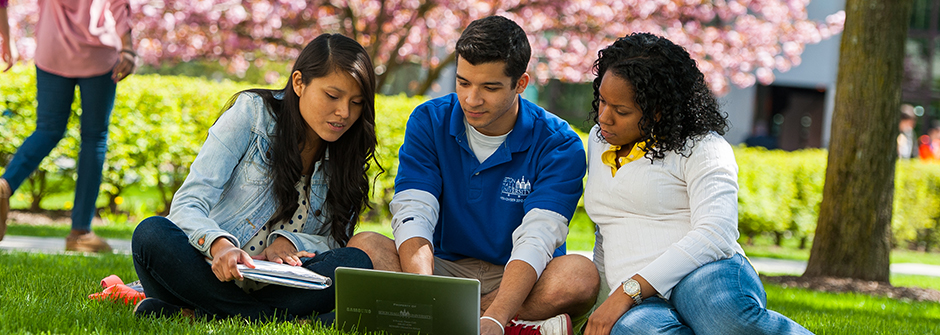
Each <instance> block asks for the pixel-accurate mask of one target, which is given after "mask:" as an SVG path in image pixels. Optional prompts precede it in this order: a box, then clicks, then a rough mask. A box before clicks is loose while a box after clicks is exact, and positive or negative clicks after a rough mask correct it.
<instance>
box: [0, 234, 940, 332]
mask: <svg viewBox="0 0 940 335" xmlns="http://www.w3.org/2000/svg"><path fill="white" fill-rule="evenodd" d="M111 274H116V275H118V276H120V277H121V278H122V279H124V280H125V281H126V282H130V281H133V280H136V278H137V276H136V274H135V273H134V268H133V263H132V261H131V258H130V256H126V255H100V256H83V255H46V254H31V253H21V252H0V283H3V285H0V320H2V322H0V334H28V333H32V334H37V333H55V334H88V333H93V334H117V333H127V334H132V333H133V334H137V333H144V334H165V333H221V334H226V333H247V334H296V333H313V334H345V333H342V332H339V331H336V330H333V329H330V328H324V327H320V326H318V325H309V324H306V325H304V324H297V323H290V322H281V323H271V322H269V323H247V322H244V321H239V320H226V321H204V320H203V321H195V322H190V321H188V320H181V319H143V320H141V319H137V318H134V317H133V315H132V314H131V309H132V306H128V305H123V304H120V303H112V302H102V301H95V300H90V299H88V298H87V296H88V295H89V294H92V293H95V292H99V291H100V290H101V286H100V285H99V284H98V282H99V281H100V280H101V279H102V278H104V277H105V276H108V275H111ZM765 288H766V290H767V296H768V299H767V300H768V307H769V308H770V309H773V310H775V311H778V312H780V313H782V314H784V315H787V316H788V317H790V318H792V319H793V320H795V321H797V322H799V323H800V324H803V325H804V326H806V327H807V328H808V329H809V330H811V331H813V332H815V333H818V334H929V333H936V332H937V331H938V329H940V304H937V303H925V302H903V301H895V300H892V299H888V298H877V297H871V296H866V295H859V294H852V293H845V294H831V293H820V292H814V291H807V290H802V289H793V288H783V287H780V286H776V285H766V286H765Z"/></svg>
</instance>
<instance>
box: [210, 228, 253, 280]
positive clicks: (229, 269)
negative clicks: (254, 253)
mask: <svg viewBox="0 0 940 335" xmlns="http://www.w3.org/2000/svg"><path fill="white" fill-rule="evenodd" d="M210 248H211V254H212V273H215V277H216V278H218V279H219V281H223V282H226V281H230V280H233V279H237V280H244V279H245V278H244V277H242V274H241V272H239V271H238V267H237V265H238V264H245V266H248V267H249V268H252V269H254V268H255V264H254V263H253V262H252V261H251V256H249V255H248V253H247V252H245V251H244V250H242V249H239V248H238V247H236V246H235V245H234V244H232V242H231V241H229V240H228V239H227V238H218V239H216V240H215V241H213V242H212V246H211V247H210Z"/></svg>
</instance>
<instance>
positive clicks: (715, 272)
mask: <svg viewBox="0 0 940 335" xmlns="http://www.w3.org/2000/svg"><path fill="white" fill-rule="evenodd" d="M766 306H767V293H766V292H764V287H763V285H761V282H760V277H758V276H757V272H755V271H754V268H753V267H752V266H751V264H750V263H748V261H747V260H746V259H745V258H744V256H741V255H734V257H731V258H728V259H723V260H719V261H715V262H711V263H708V264H705V265H703V266H701V267H699V268H698V269H696V270H695V271H692V273H689V274H688V275H687V276H685V278H683V279H682V280H681V281H679V283H678V284H676V286H675V287H673V289H672V296H670V298H669V300H668V301H667V300H663V299H661V298H656V297H652V298H649V299H644V300H643V303H642V304H640V305H638V306H634V307H633V308H631V309H630V310H629V311H627V313H625V314H624V315H623V316H622V317H620V320H618V321H617V323H616V324H615V325H614V327H613V329H612V330H611V331H610V334H611V335H623V334H700V335H702V334H705V335H708V334H812V333H811V332H810V331H809V330H806V328H803V326H800V325H799V324H798V323H796V322H794V321H793V320H790V319H789V318H787V317H786V316H784V315H782V314H780V313H777V312H774V311H771V310H768V309H767V307H766Z"/></svg>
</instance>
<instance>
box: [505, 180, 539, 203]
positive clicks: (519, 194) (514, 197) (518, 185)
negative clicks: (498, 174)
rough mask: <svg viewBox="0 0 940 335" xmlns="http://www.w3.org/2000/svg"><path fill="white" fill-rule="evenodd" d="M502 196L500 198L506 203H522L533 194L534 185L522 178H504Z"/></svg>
mask: <svg viewBox="0 0 940 335" xmlns="http://www.w3.org/2000/svg"><path fill="white" fill-rule="evenodd" d="M500 192H501V193H502V195H501V196H500V197H499V198H500V199H502V200H504V201H511V202H522V201H523V200H525V198H526V197H527V196H528V195H529V193H531V192H532V183H531V182H529V181H528V180H526V179H525V176H522V177H521V178H519V179H513V178H511V177H506V178H503V187H501V188H500Z"/></svg>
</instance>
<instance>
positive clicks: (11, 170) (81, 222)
mask: <svg viewBox="0 0 940 335" xmlns="http://www.w3.org/2000/svg"><path fill="white" fill-rule="evenodd" d="M76 85H77V86H78V87H79V91H80V94H81V101H82V113H81V116H80V121H81V142H82V143H81V149H80V151H79V154H78V178H77V180H76V183H75V202H74V206H73V209H72V230H79V231H91V219H92V218H93V217H94V216H95V201H97V200H98V193H99V188H100V186H101V171H102V169H103V168H104V158H105V153H106V152H107V150H108V124H109V120H110V119H111V110H112V109H113V107H114V96H115V89H116V88H117V85H116V84H115V83H114V80H112V79H111V72H108V73H106V74H103V75H100V76H97V77H90V78H66V77H62V76H58V75H55V74H52V73H49V72H46V71H43V70H41V69H39V68H38V67H37V68H36V101H37V103H38V106H37V107H36V130H35V131H33V133H32V134H31V135H29V137H27V138H26V140H25V141H23V144H22V145H20V147H19V149H17V150H16V154H15V155H14V156H13V159H12V160H11V161H10V164H9V165H7V167H6V170H5V171H4V172H3V179H6V181H7V182H8V183H9V184H10V189H11V190H12V191H14V192H15V191H16V189H17V188H19V187H20V185H21V184H22V183H23V181H24V180H26V178H27V177H29V175H30V174H32V173H33V171H35V170H36V168H37V167H38V166H39V163H40V162H41V161H42V160H43V158H45V157H46V156H47V155H49V152H50V151H52V149H53V148H55V147H56V145H57V144H58V143H59V140H61V139H62V137H63V136H64V135H65V131H66V126H67V125H68V121H69V116H71V115H72V101H73V100H74V99H75V86H76Z"/></svg>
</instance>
